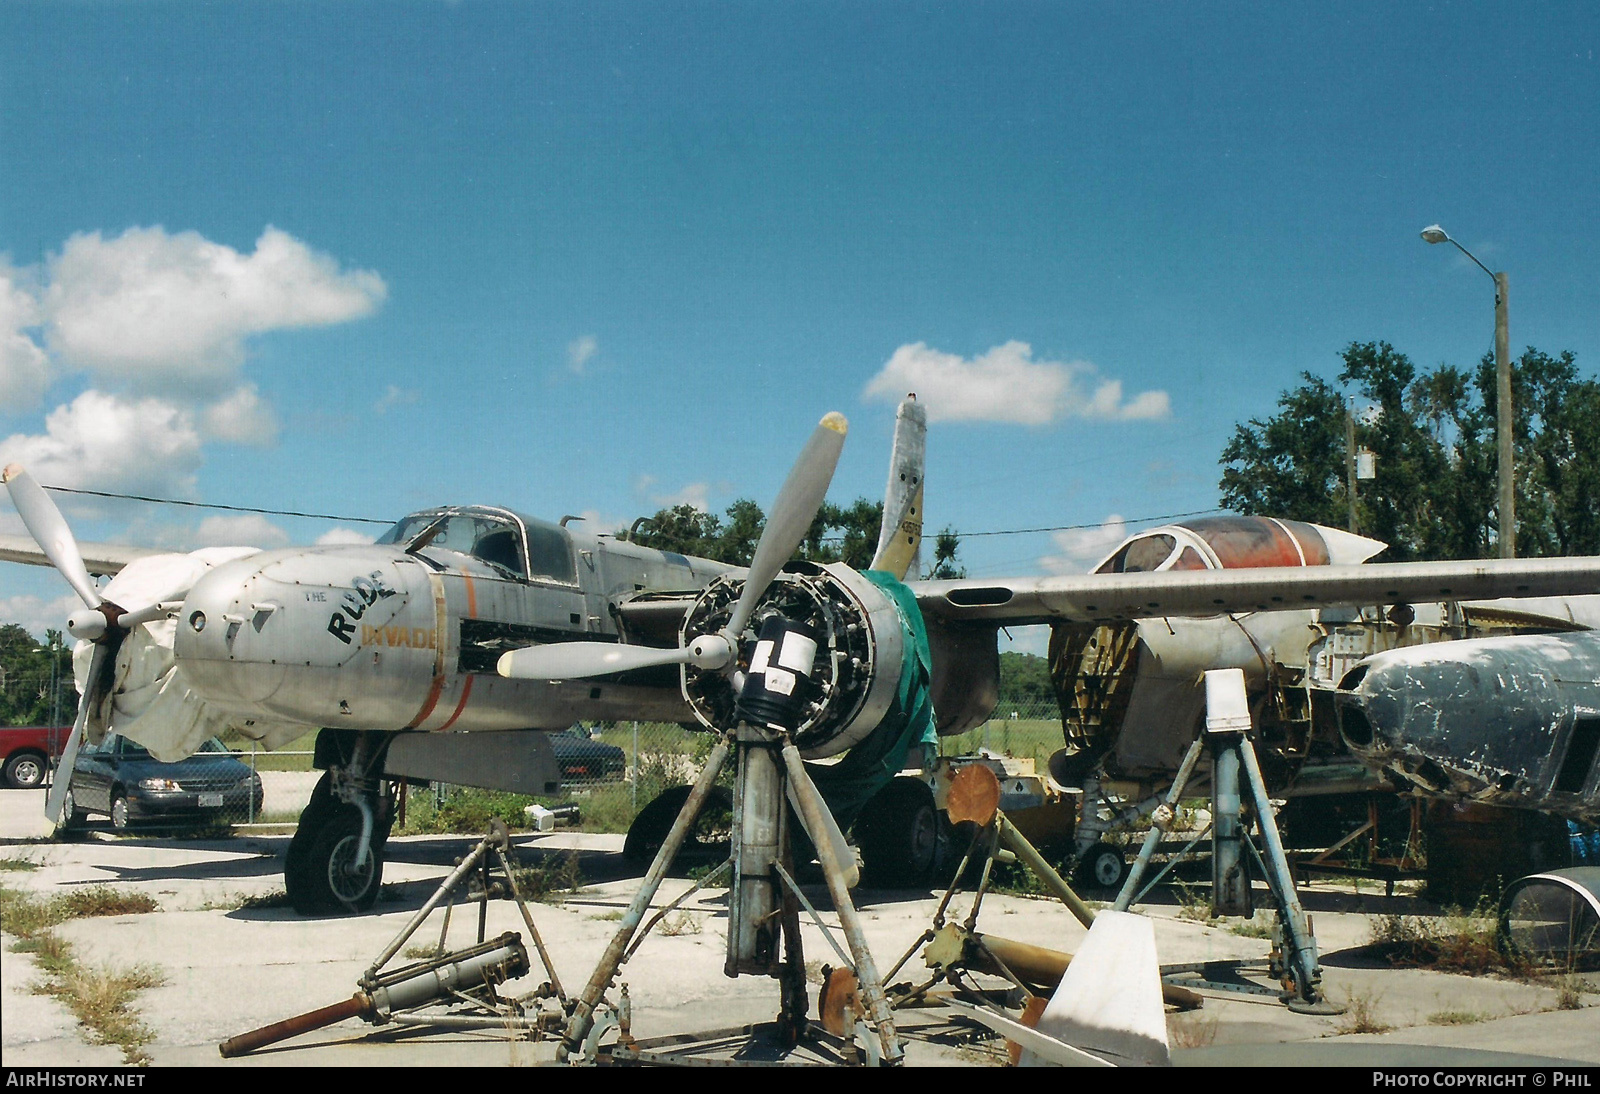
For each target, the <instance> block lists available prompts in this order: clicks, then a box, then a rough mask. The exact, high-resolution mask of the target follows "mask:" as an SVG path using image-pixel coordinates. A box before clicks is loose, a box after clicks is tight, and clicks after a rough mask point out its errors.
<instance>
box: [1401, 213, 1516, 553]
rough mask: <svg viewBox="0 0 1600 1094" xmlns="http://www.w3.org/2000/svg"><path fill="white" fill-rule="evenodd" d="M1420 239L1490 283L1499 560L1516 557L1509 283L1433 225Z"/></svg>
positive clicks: (1500, 274)
mask: <svg viewBox="0 0 1600 1094" xmlns="http://www.w3.org/2000/svg"><path fill="white" fill-rule="evenodd" d="M1422 238H1423V239H1424V240H1426V241H1427V242H1429V243H1449V244H1451V245H1453V246H1454V247H1455V249H1456V250H1458V251H1460V252H1461V253H1462V254H1464V255H1466V256H1467V257H1468V258H1470V259H1472V261H1473V262H1474V263H1476V264H1477V267H1478V269H1480V270H1482V271H1483V272H1484V273H1486V274H1488V275H1489V276H1490V277H1492V278H1493V279H1494V365H1495V372H1496V376H1497V381H1498V382H1497V384H1496V392H1497V394H1496V396H1495V403H1496V404H1497V405H1496V407H1495V409H1496V411H1497V413H1496V415H1495V440H1496V441H1497V442H1498V448H1499V464H1500V557H1501V558H1516V557H1517V502H1516V490H1515V482H1516V476H1515V474H1514V471H1515V468H1514V465H1513V463H1512V460H1513V458H1514V457H1513V455H1512V451H1511V328H1510V322H1509V320H1508V319H1507V315H1506V297H1507V296H1508V295H1509V293H1510V283H1509V281H1508V280H1507V278H1506V275H1505V274H1504V273H1495V272H1494V271H1493V270H1491V269H1489V267H1487V266H1485V265H1484V264H1483V263H1482V262H1479V261H1478V256H1477V255H1475V254H1473V253H1472V252H1471V251H1469V250H1467V249H1466V248H1465V247H1463V246H1462V245H1461V244H1459V243H1457V242H1456V241H1455V240H1453V239H1451V238H1450V233H1448V232H1446V231H1445V230H1444V229H1443V228H1441V227H1439V226H1438V225H1437V224H1430V225H1428V226H1427V227H1426V228H1424V229H1422Z"/></svg>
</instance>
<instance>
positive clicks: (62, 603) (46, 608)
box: [0, 593, 83, 712]
mask: <svg viewBox="0 0 1600 1094" xmlns="http://www.w3.org/2000/svg"><path fill="white" fill-rule="evenodd" d="M81 607H83V601H81V600H79V599H78V598H77V596H76V595H74V594H72V593H68V594H66V595H65V596H58V597H56V598H55V599H53V600H51V599H47V598H45V597H42V596H29V595H26V594H24V595H21V596H6V597H0V623H16V624H18V625H20V626H21V627H23V628H24V629H25V630H27V632H28V633H29V634H31V635H33V636H34V637H35V638H37V639H38V640H39V641H40V642H43V641H44V638H45V632H46V631H49V630H56V631H65V630H66V629H67V616H69V615H71V614H72V613H73V612H75V611H77V610H78V609H79V608H81ZM66 642H67V644H68V645H69V646H70V645H71V644H72V638H71V637H66ZM77 700H78V696H77V692H75V691H73V690H72V688H71V686H70V685H69V686H67V687H66V688H64V689H63V690H62V705H63V706H65V707H67V708H68V711H69V712H70V711H71V710H73V709H76V707H77V705H78V702H77Z"/></svg>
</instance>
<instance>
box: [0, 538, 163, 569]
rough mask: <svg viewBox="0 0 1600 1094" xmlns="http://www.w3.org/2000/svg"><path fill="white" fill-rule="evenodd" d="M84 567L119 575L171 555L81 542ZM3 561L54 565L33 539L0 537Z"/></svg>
mask: <svg viewBox="0 0 1600 1094" xmlns="http://www.w3.org/2000/svg"><path fill="white" fill-rule="evenodd" d="M78 550H79V551H80V552H81V553H82V554H83V565H84V568H85V569H87V570H88V571H89V572H90V573H91V574H106V575H111V574H115V573H117V572H118V571H119V570H121V569H122V568H123V567H124V566H126V565H127V564H128V563H130V562H132V561H133V560H134V559H137V558H146V557H148V556H150V555H160V554H170V553H171V552H169V551H160V550H155V549H153V548H150V547H128V546H125V545H123V544H120V543H80V544H78ZM0 562H21V563H24V564H26V565H29V566H53V565H54V563H52V562H51V561H50V560H49V559H48V558H46V557H45V554H44V552H43V551H41V550H40V549H39V545H38V544H37V543H35V542H34V541H33V537H32V536H8V535H0Z"/></svg>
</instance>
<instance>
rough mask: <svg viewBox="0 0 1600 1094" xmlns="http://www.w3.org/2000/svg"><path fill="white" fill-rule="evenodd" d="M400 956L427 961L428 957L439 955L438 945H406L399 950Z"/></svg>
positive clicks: (411, 959)
mask: <svg viewBox="0 0 1600 1094" xmlns="http://www.w3.org/2000/svg"><path fill="white" fill-rule="evenodd" d="M400 956H401V957H404V958H406V959H407V960H410V961H427V960H428V959H430V958H434V957H438V956H439V947H437V946H407V947H406V948H405V949H404V950H403V951H401V954H400Z"/></svg>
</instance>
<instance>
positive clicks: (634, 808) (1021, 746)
mask: <svg viewBox="0 0 1600 1094" xmlns="http://www.w3.org/2000/svg"><path fill="white" fill-rule="evenodd" d="M63 736H64V734H63ZM314 743H315V734H308V735H307V736H306V737H304V738H301V739H300V740H299V741H296V742H293V743H292V744H291V745H290V746H289V747H288V748H285V749H280V750H278V751H275V752H268V751H266V750H265V749H262V748H261V747H260V746H259V745H257V744H256V743H255V742H252V741H248V740H243V739H236V740H228V741H226V742H224V741H221V740H215V739H213V740H212V741H210V742H207V745H206V747H205V749H204V750H203V751H201V752H198V753H196V754H195V755H193V756H191V757H189V758H188V759H186V760H183V761H180V762H178V763H175V764H162V763H159V762H157V761H155V760H154V759H153V758H151V757H150V755H149V753H147V752H145V751H144V750H143V749H141V748H139V747H138V746H137V745H135V744H133V742H131V741H127V740H123V739H121V738H117V737H110V738H107V739H106V741H105V742H103V743H102V744H101V745H100V746H98V747H96V748H88V747H86V748H85V749H84V750H83V751H82V752H81V753H80V754H79V760H78V764H77V773H76V774H75V776H74V779H73V787H72V789H73V807H74V809H75V811H76V812H77V813H78V814H79V817H78V819H79V821H80V822H81V823H83V824H85V825H89V826H94V827H110V828H114V829H121V828H137V829H140V830H147V831H148V830H166V831H174V830H176V831H182V830H193V829H200V830H215V829H221V828H227V827H254V826H276V825H292V824H294V823H295V822H296V821H297V820H298V819H299V816H300V811H301V810H302V809H304V808H305V806H306V803H307V802H308V801H309V800H310V797H311V792H312V789H313V788H314V787H315V786H316V784H317V780H318V779H320V778H321V777H322V772H320V771H318V770H316V769H315V768H314V767H313V766H312V759H313V745H314ZM713 743H714V742H713V739H712V735H711V734H710V733H707V732H705V731H701V730H691V729H687V728H685V727H684V726H681V725H677V724H673V723H660V722H584V723H579V724H577V725H574V726H572V727H570V728H569V729H567V730H564V731H561V732H558V733H552V734H551V735H550V744H551V747H552V749H553V751H554V753H555V757H556V762H557V765H558V766H559V768H560V770H561V780H562V781H561V793H560V794H559V795H557V796H554V797H541V798H538V799H534V798H529V797H524V796H521V795H515V794H506V793H500V792H496V791H485V790H478V789H474V788H470V787H456V786H446V785H442V784H435V785H434V786H431V787H427V788H422V787H413V788H411V789H410V790H409V791H408V792H407V795H406V800H405V814H404V819H403V823H402V824H401V825H399V826H397V828H396V831H401V832H403V831H444V830H466V831H475V830H481V829H482V827H483V826H484V825H486V824H487V822H488V819H489V818H490V817H499V818H500V819H502V820H503V821H505V822H506V823H507V824H508V825H510V826H512V827H526V826H528V824H529V821H528V819H527V813H526V810H527V806H529V805H531V804H533V803H534V802H535V801H537V802H538V804H540V805H542V806H544V807H546V808H552V809H557V808H560V807H562V806H575V807H576V813H577V815H578V818H579V820H578V825H579V827H580V828H581V829H582V830H584V831H590V832H626V831H627V829H628V826H629V825H630V824H632V822H633V819H634V817H635V816H637V815H638V813H639V811H640V810H641V809H643V808H644V807H645V806H647V805H649V804H650V802H652V801H654V800H655V798H656V797H657V796H659V795H660V794H661V793H662V792H663V791H664V790H667V789H668V788H670V787H673V786H680V785H684V784H687V783H691V782H693V781H694V780H695V778H696V777H698V775H699V774H700V771H701V770H702V768H703V766H704V764H705V761H706V758H707V756H708V755H709V754H710V752H711V749H712V745H713ZM1061 743H1062V737H1061V717H1060V713H1059V712H1058V711H1057V709H1056V707H1055V704H1054V703H1053V702H1051V701H1049V700H1046V701H1043V702H1039V701H1033V702H1020V703H1001V704H1000V706H999V707H998V708H997V709H996V711H995V713H994V717H992V718H990V719H989V720H988V721H987V722H985V723H984V724H983V725H982V726H980V727H978V728H976V729H973V730H971V731H969V732H967V733H964V734H961V735H959V736H954V737H941V738H940V739H939V748H938V752H939V755H941V756H960V755H971V754H975V753H978V752H980V751H987V752H989V753H991V754H994V755H1001V756H1008V757H1012V758H1016V759H1024V760H1026V759H1032V760H1033V761H1034V763H1035V765H1036V770H1038V771H1039V772H1041V773H1042V772H1044V771H1045V770H1046V765H1047V762H1048V760H1049V757H1050V755H1051V754H1052V753H1054V752H1055V751H1056V750H1057V749H1059V748H1060V747H1061ZM725 777H726V778H727V779H728V780H729V781H730V782H731V778H732V770H731V768H730V769H729V771H728V772H727V773H726V775H725Z"/></svg>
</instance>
